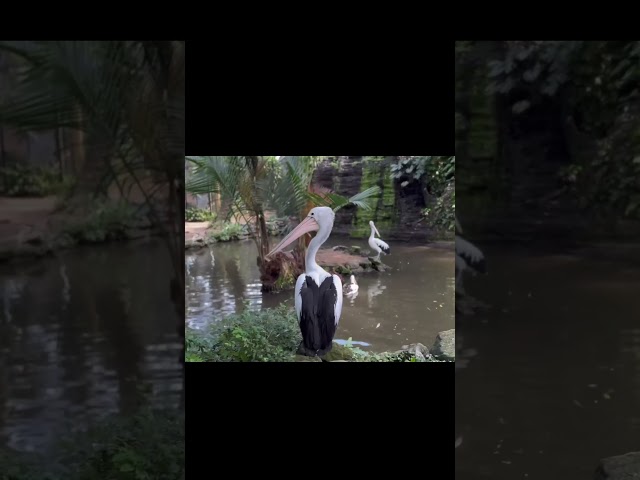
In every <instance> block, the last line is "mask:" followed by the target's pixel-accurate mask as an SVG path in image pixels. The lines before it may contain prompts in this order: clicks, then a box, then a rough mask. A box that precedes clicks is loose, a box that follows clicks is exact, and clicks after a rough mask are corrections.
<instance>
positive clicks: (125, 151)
mask: <svg viewBox="0 0 640 480" xmlns="http://www.w3.org/2000/svg"><path fill="white" fill-rule="evenodd" d="M0 51H1V52H4V53H5V54H10V55H12V56H13V58H14V59H18V61H20V63H21V69H20V71H19V75H18V77H17V78H16V85H15V88H13V90H12V92H11V95H10V97H9V98H6V99H4V101H2V103H1V104H0V124H1V125H6V126H12V127H14V128H16V129H18V130H21V131H26V132H29V131H52V130H55V129H58V128H66V129H70V130H72V131H74V132H77V136H76V139H75V140H76V141H78V142H81V144H80V145H75V147H76V148H78V149H79V151H80V153H82V152H83V151H86V157H84V158H83V156H82V155H80V156H79V158H77V159H76V160H78V162H77V163H76V166H78V167H80V169H79V170H78V171H77V175H78V177H79V178H78V180H80V181H79V182H77V185H78V187H77V190H76V191H75V192H74V196H75V199H76V202H75V205H84V204H86V201H85V200H86V199H87V198H88V197H89V196H93V195H95V192H96V191H99V190H100V188H99V187H100V186H101V185H107V184H111V183H113V182H115V183H116V184H117V186H118V188H119V189H120V192H121V193H122V194H123V196H125V195H124V189H125V187H126V183H129V184H133V185H136V186H137V187H138V189H139V190H140V191H141V193H142V195H143V196H144V203H145V206H146V209H145V210H146V212H147V215H148V216H149V219H150V220H151V222H152V223H153V224H154V225H157V226H158V227H159V228H161V229H162V232H163V234H164V235H163V238H164V239H165V241H166V245H167V248H168V250H169V253H170V256H171V260H172V262H173V267H174V277H173V278H172V279H171V285H170V288H171V294H172V298H173V301H174V303H175V305H176V311H177V313H178V316H177V317H178V332H179V334H180V335H182V336H183V335H184V305H185V298H184V255H183V249H182V238H184V206H183V201H182V199H183V196H184V183H183V181H182V179H183V174H184V173H183V172H184V170H183V169H184V164H183V158H184V87H185V83H184V82H185V77H184V75H185V73H184V72H185V70H184V66H185V64H184V61H185V57H184V53H185V43H184V41H36V42H31V41H15V42H0ZM105 179H106V181H105ZM167 186H168V188H167ZM163 187H164V188H163ZM104 189H105V190H106V187H104ZM159 194H161V195H162V196H161V197H159ZM183 358H184V355H182V356H181V359H183ZM181 361H182V360H181Z"/></svg>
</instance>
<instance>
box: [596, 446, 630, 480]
mask: <svg viewBox="0 0 640 480" xmlns="http://www.w3.org/2000/svg"><path fill="white" fill-rule="evenodd" d="M594 478H595V479H596V480H627V479H628V480H631V479H632V478H633V479H638V478H640V452H629V453H626V454H624V455H617V456H615V457H608V458H604V459H602V460H600V465H599V466H598V468H597V469H596V473H595V477H594Z"/></svg>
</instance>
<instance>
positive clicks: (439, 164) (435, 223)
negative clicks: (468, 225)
mask: <svg viewBox="0 0 640 480" xmlns="http://www.w3.org/2000/svg"><path fill="white" fill-rule="evenodd" d="M455 160H456V157H455V156H446V157H442V156H422V157H419V156H414V157H398V158H397V160H396V162H395V163H394V164H392V165H391V175H392V177H393V178H394V180H396V181H397V182H400V187H401V188H405V187H407V186H408V185H410V184H411V183H412V182H418V183H420V184H421V185H422V186H423V188H424V191H425V204H426V208H425V209H424V215H425V217H426V218H427V222H428V224H429V225H430V226H431V227H433V228H436V229H440V230H444V231H447V232H452V231H454V229H455V219H454V217H455V201H456V198H455V164H456V162H455Z"/></svg>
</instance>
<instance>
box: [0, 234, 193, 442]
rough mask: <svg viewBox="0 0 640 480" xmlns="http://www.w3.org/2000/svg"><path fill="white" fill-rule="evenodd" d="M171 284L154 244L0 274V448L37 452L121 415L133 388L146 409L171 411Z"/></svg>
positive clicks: (174, 351) (8, 268)
mask: <svg viewBox="0 0 640 480" xmlns="http://www.w3.org/2000/svg"><path fill="white" fill-rule="evenodd" d="M163 272H166V273H164V274H163ZM170 274H171V265H170V262H169V257H168V255H167V254H166V253H165V249H164V246H163V245H161V244H159V243H157V242H156V241H150V242H148V243H147V242H145V243H136V244H119V245H111V246H94V247H86V248H81V249H73V250H68V251H63V252H60V253H59V254H58V255H57V256H56V257H51V258H42V259H38V260H25V261H23V262H21V263H19V264H11V265H9V264H5V265H0V286H1V288H2V293H1V294H2V299H1V308H0V360H1V361H0V444H4V445H6V446H9V447H11V448H14V449H18V450H22V451H33V450H41V449H43V448H46V447H47V446H49V445H51V443H50V442H51V441H53V440H55V439H56V438H59V437H60V436H61V435H66V434H68V431H69V428H83V427H85V426H86V425H87V424H88V423H89V422H91V421H94V420H96V419H98V418H101V417H103V416H105V415H108V414H111V413H117V412H122V413H124V412H127V411H129V410H130V409H132V408H133V407H134V405H135V404H136V402H137V401H138V398H139V392H140V389H141V388H143V389H144V390H145V392H146V393H148V394H150V395H151V399H152V403H153V406H154V407H157V408H167V409H177V408H179V405H180V396H181V392H182V366H181V362H180V361H179V356H180V348H181V345H180V343H178V342H179V341H180V340H179V337H178V335H177V332H176V325H177V323H176V322H177V320H176V318H177V313H176V311H175V308H174V306H173V305H172V303H171V301H170V299H169V295H168V291H169V285H168V282H169V280H168V278H170Z"/></svg>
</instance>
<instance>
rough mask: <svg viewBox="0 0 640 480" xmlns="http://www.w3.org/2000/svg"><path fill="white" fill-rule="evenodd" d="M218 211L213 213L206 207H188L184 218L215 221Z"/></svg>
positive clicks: (197, 220) (196, 220)
mask: <svg viewBox="0 0 640 480" xmlns="http://www.w3.org/2000/svg"><path fill="white" fill-rule="evenodd" d="M217 217H218V214H217V213H212V212H210V211H209V210H205V209H204V208H194V207H187V209H186V210H185V212H184V219H185V221H187V222H215V220H216V218H217Z"/></svg>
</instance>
